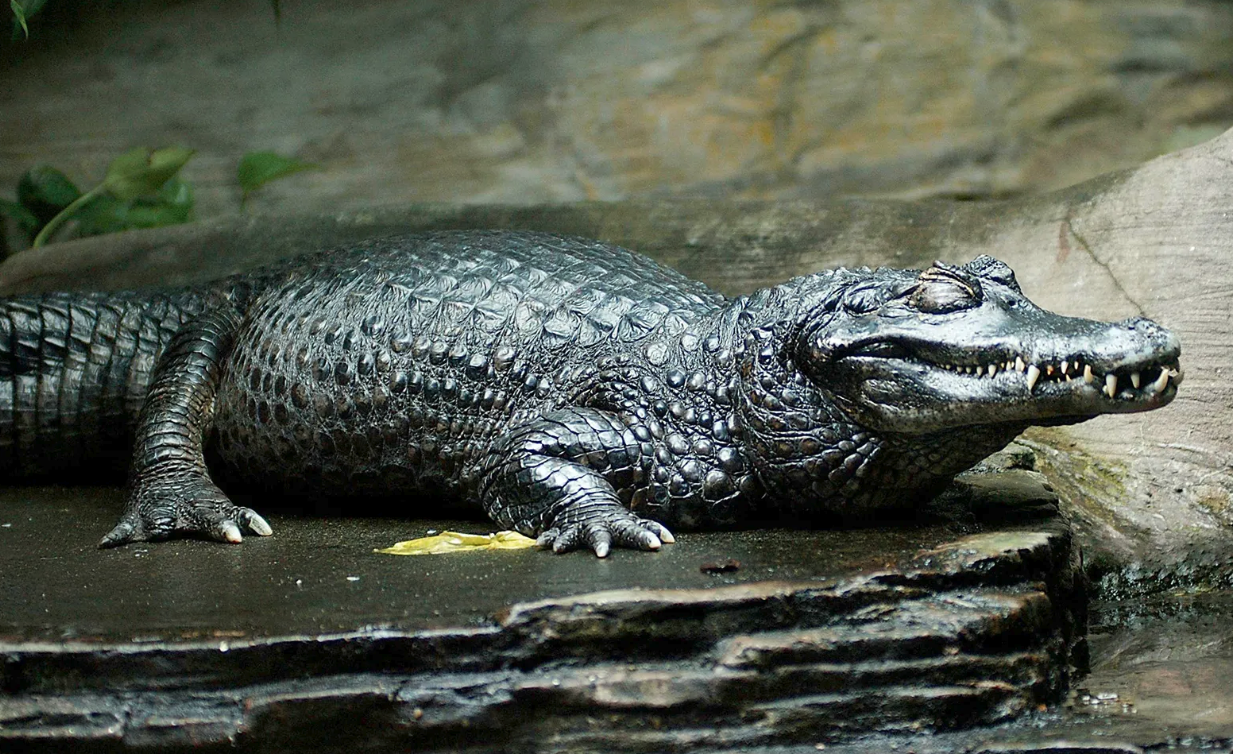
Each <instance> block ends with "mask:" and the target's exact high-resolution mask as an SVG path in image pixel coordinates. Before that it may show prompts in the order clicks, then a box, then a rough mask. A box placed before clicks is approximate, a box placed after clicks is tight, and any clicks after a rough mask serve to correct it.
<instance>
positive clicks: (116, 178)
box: [103, 147, 195, 200]
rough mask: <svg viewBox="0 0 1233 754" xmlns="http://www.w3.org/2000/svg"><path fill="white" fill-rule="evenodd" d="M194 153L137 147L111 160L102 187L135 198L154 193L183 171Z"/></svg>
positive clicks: (183, 149) (118, 196)
mask: <svg viewBox="0 0 1233 754" xmlns="http://www.w3.org/2000/svg"><path fill="white" fill-rule="evenodd" d="M193 154H195V152H194V150H192V149H188V148H186V147H163V148H162V149H154V150H150V149H146V148H144V147H138V148H137V149H133V150H130V151H128V152H125V153H124V154H122V155H120V156H119V157H117V158H116V159H114V160H112V161H111V164H110V165H108V166H107V177H106V178H104V179H103V186H104V187H105V188H106V189H107V191H108V193H110V194H111V195H112V196H114V197H116V198H117V199H126V200H127V199H136V198H137V197H139V196H143V195H145V194H153V193H155V192H156V191H158V190H159V189H160V188H162V186H163V184H164V183H166V182H167V181H168V179H170V178H171V177H172V176H173V175H175V174H176V173H178V172H180V168H182V167H184V165H185V163H187V162H188V161H189V160H190V159H192V157H193Z"/></svg>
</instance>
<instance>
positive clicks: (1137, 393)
mask: <svg viewBox="0 0 1233 754" xmlns="http://www.w3.org/2000/svg"><path fill="white" fill-rule="evenodd" d="M932 366H933V367H935V368H939V369H945V370H947V371H951V372H955V373H956V374H965V375H968V376H970V377H975V378H979V379H996V378H997V377H998V374H999V373H1001V374H1002V379H1003V380H1005V379H1006V378H1007V377H1008V376H1010V377H1011V379H1021V380H1022V384H1023V388H1024V389H1025V390H1026V391H1027V393H1028V394H1029V395H1031V394H1033V391H1035V390H1036V389H1037V385H1041V386H1042V389H1044V386H1047V385H1049V384H1050V383H1068V382H1076V381H1080V382H1082V384H1084V385H1087V386H1091V387H1093V388H1094V389H1097V390H1099V391H1100V392H1101V393H1103V394H1104V395H1105V396H1106V397H1107V398H1109V399H1110V400H1114V401H1150V400H1151V399H1152V398H1153V397H1156V396H1163V395H1164V394H1165V393H1166V392H1167V391H1169V388H1170V386H1172V387H1173V388H1174V389H1176V387H1177V386H1178V385H1180V384H1182V379H1183V377H1184V376H1185V374H1184V373H1183V371H1182V368H1181V366H1180V365H1179V363H1178V361H1177V359H1176V358H1173V357H1169V358H1166V359H1163V360H1161V361H1146V362H1143V361H1140V362H1137V363H1131V364H1127V365H1123V366H1119V367H1114V368H1111V369H1110V368H1107V367H1106V368H1104V369H1102V368H1100V367H1093V366H1092V365H1091V364H1085V363H1083V360H1082V358H1081V357H1080V358H1075V359H1073V360H1067V359H1063V360H1062V361H1060V362H1058V363H1057V364H1052V363H1044V364H1030V363H1025V362H1024V360H1023V357H1021V356H1016V357H1015V358H1014V360H1013V361H1012V360H1007V361H1005V362H991V363H988V364H983V365H962V364H932ZM1016 375H1017V376H1016Z"/></svg>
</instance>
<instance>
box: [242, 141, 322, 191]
mask: <svg viewBox="0 0 1233 754" xmlns="http://www.w3.org/2000/svg"><path fill="white" fill-rule="evenodd" d="M318 169H320V168H319V166H317V165H314V164H312V163H311V162H300V161H299V160H297V159H295V158H292V157H283V156H282V155H280V154H278V153H277V152H249V153H248V154H246V155H244V156H243V157H242V158H240V166H239V168H238V170H237V171H236V173H237V177H238V178H239V180H240V188H241V189H243V190H244V198H245V199H247V198H248V195H249V194H251V193H252V192H254V191H256V190H257V189H259V188H261V187H262V186H264V185H265V184H267V183H269V182H270V181H276V180H278V179H279V178H286V177H287V176H289V175H292V174H293V173H299V172H301V171H303V170H318Z"/></svg>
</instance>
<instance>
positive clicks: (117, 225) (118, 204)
mask: <svg viewBox="0 0 1233 754" xmlns="http://www.w3.org/2000/svg"><path fill="white" fill-rule="evenodd" d="M129 204H130V203H129V202H126V201H123V200H120V199H117V198H115V197H114V196H110V195H108V194H101V195H99V196H97V197H95V198H94V199H93V200H91V201H90V202H88V203H87V204H85V205H83V206H82V207H81V208H80V209H78V210H77V212H76V213H74V214H73V219H74V220H76V221H77V235H79V236H101V235H103V234H104V233H119V232H120V231H122V230H127V229H128V227H129V225H128V211H129Z"/></svg>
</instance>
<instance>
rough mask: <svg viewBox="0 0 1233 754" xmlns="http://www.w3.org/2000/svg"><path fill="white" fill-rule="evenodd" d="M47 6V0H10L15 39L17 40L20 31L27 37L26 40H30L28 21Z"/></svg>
mask: <svg viewBox="0 0 1233 754" xmlns="http://www.w3.org/2000/svg"><path fill="white" fill-rule="evenodd" d="M46 4H47V0H25V2H22V0H9V7H10V8H12V9H13V38H14V39H16V38H17V31H18V29H20V30H21V32H22V33H23V34H24V35H25V37H26V39H29V38H30V27H29V25H28V24H27V21H28V20H29V18H30V17H31V16H33V15H34V14H35V13H38V12H39V11H41V10H42V9H43V6H44V5H46Z"/></svg>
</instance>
